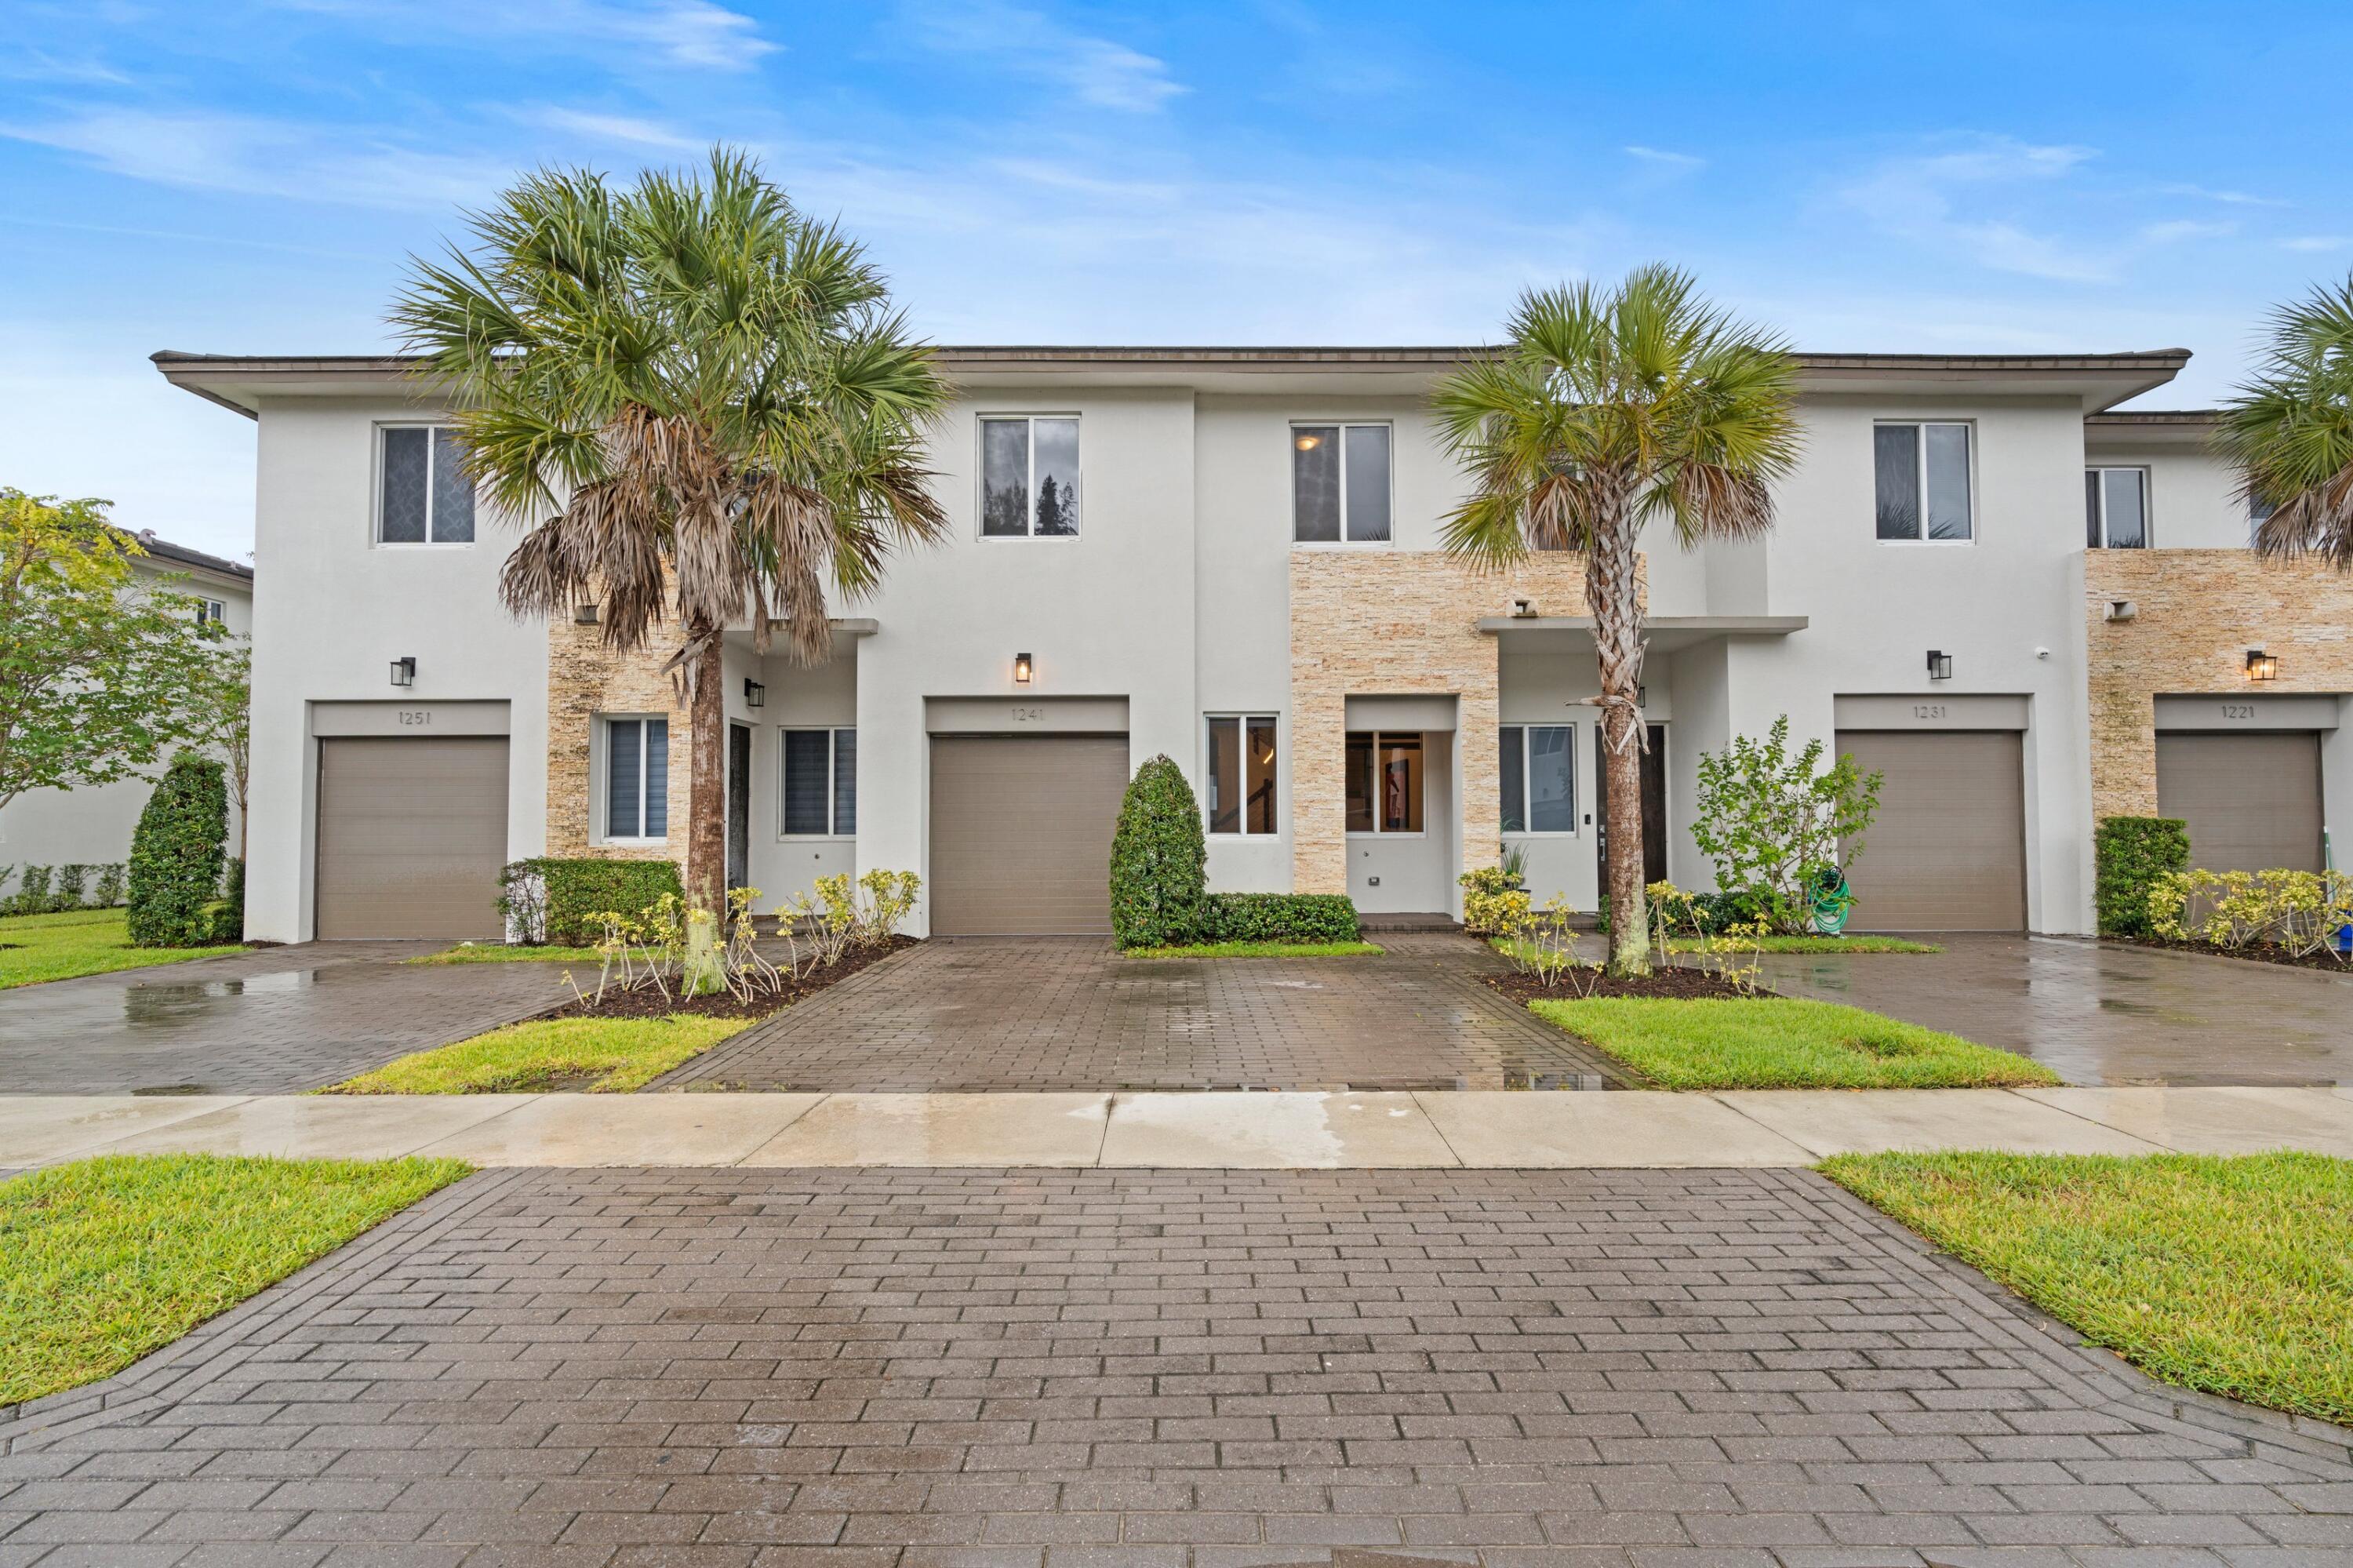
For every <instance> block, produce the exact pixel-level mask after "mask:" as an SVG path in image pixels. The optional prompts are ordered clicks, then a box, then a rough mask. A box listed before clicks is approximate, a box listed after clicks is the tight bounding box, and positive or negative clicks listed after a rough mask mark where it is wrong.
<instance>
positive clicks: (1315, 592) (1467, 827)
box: [1291, 549, 1587, 893]
mask: <svg viewBox="0 0 2353 1568" xmlns="http://www.w3.org/2000/svg"><path fill="white" fill-rule="evenodd" d="M1513 599H1531V600H1533V601H1534V602H1535V608H1536V610H1537V613H1539V614H1541V615H1583V614H1586V613H1587V609H1586V602H1585V558H1584V557H1583V556H1572V555H1555V554H1542V555H1536V556H1531V557H1530V558H1529V559H1528V560H1527V561H1526V562H1525V563H1524V564H1523V565H1521V566H1519V567H1514V568H1513V569H1512V570H1510V571H1506V572H1499V573H1494V574H1483V573H1480V572H1477V571H1473V570H1472V569H1471V568H1469V567H1464V566H1462V565H1461V564H1460V563H1458V562H1455V561H1453V560H1451V559H1450V558H1448V557H1447V556H1442V555H1438V554H1435V553H1432V552H1426V551H1390V550H1364V551H1352V550H1316V549H1298V550H1293V552H1292V555H1291V746H1292V753H1291V842H1292V885H1293V888H1294V889H1296V890H1297V891H1299V892H1301V893H1345V892H1347V891H1348V860H1347V853H1348V845H1347V831H1346V824H1347V789H1346V780H1345V776H1344V775H1345V768H1346V762H1347V727H1348V726H1347V706H1346V700H1347V699H1348V698H1349V697H1351V696H1388V695H1421V696H1433V695H1447V696H1452V697H1454V698H1455V699H1456V715H1455V725H1456V730H1455V747H1456V751H1455V755H1456V757H1457V758H1459V764H1460V773H1461V799H1460V800H1458V801H1457V803H1456V804H1457V809H1458V810H1459V811H1460V812H1461V820H1462V860H1463V863H1464V864H1466V865H1487V864H1491V863H1493V861H1494V860H1495V858H1496V857H1497V856H1498V855H1499V854H1501V853H1503V821H1502V815H1503V803H1502V796H1501V789H1500V786H1499V780H1498V769H1499V767H1500V761H1499V755H1498V749H1497V748H1498V744H1499V742H1498V734H1497V713H1498V709H1497V698H1498V695H1499V693H1500V688H1501V680H1500V676H1499V673H1498V672H1499V665H1498V661H1497V649H1496V641H1495V638H1494V637H1493V635H1492V634H1489V633H1484V632H1482V631H1481V630H1479V622H1480V621H1481V620H1484V619H1487V618H1489V617H1492V616H1500V615H1508V614H1509V613H1510V612H1511V604H1512V600H1513Z"/></svg>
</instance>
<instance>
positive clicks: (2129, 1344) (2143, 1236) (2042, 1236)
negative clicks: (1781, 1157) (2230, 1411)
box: [1822, 1153, 2353, 1425]
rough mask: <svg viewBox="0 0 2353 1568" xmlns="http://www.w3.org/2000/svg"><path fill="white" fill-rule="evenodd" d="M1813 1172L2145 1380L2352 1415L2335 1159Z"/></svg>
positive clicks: (1968, 1160) (1975, 1164)
mask: <svg viewBox="0 0 2353 1568" xmlns="http://www.w3.org/2000/svg"><path fill="white" fill-rule="evenodd" d="M1822 1171H1823V1173H1824V1174H1826V1175H1828V1176H1829V1177H1830V1178H1831V1180H1832V1181H1836V1182H1838V1183H1839V1184H1840V1185H1841V1186H1843V1187H1845V1188H1847V1189H1848V1190H1849V1191H1850V1192H1853V1193H1855V1194H1856V1195H1857V1196H1858V1197H1861V1198H1862V1199H1863V1200H1864V1201H1866V1202H1871V1203H1873V1204H1876V1205H1877V1206H1878V1207H1880V1208H1882V1209H1883V1210H1885V1211H1886V1212H1887V1213H1889V1214H1891V1215H1893V1216H1894V1217H1895V1218H1896V1219H1898V1220H1901V1221H1902V1222H1903V1223H1904V1224H1907V1225H1909V1226H1911V1227H1912V1228H1913V1229H1914V1230H1915V1231H1918V1232H1919V1233H1920V1234H1922V1235H1924V1236H1926V1237H1927V1238H1928V1240H1930V1241H1931V1242H1933V1243H1935V1244H1936V1245H1937V1246H1938V1247H1941V1248H1942V1249H1944V1250H1945V1251H1947V1252H1949V1253H1951V1254H1953V1255H1956V1256H1957V1257H1960V1258H1963V1259H1966V1260H1967V1261H1968V1262H1969V1263H1971V1264H1974V1265H1975V1266H1978V1268H1981V1269H1983V1270H1985V1272H1986V1273H1988V1274H1989V1275H1991V1276H1992V1277H1994V1278H1996V1279H1999V1280H2000V1281H2001V1282H2002V1283H2003V1284H2004V1285H2007V1286H2009V1287H2010V1288H2011V1289H2013V1290H2016V1291H2017V1292H2018V1293H2019V1294H2020V1295H2021V1296H2023V1297H2025V1298H2027V1299H2028V1300H2030V1301H2031V1302H2033V1303H2034V1304H2035V1305H2036V1306H2038V1307H2040V1308H2042V1309H2043V1310H2044V1311H2046V1312H2049V1313H2050V1314H2051V1315H2052V1317H2054V1318H2057V1319H2059V1320H2060V1321H2062V1322H2063V1323H2065V1324H2067V1325H2068V1326H2069V1327H2070V1328H2073V1329H2074V1330H2076V1331H2078V1332H2079V1333H2081V1334H2082V1335H2083V1336H2084V1339H2085V1340H2089V1341H2090V1342H2091V1343H2093V1344H2094V1345H2100V1346H2103V1347H2105V1348H2106V1349H2108V1350H2111V1351H2116V1353H2117V1354H2119V1355H2121V1356H2123V1357H2124V1358H2125V1360H2126V1361H2130V1362H2132V1363H2133V1364H2134V1365H2135V1366H2137V1367H2139V1368H2140V1369H2141V1370H2142V1371H2143V1372H2147V1373H2148V1374H2149V1375H2150V1376H2152V1377H2157V1378H2162V1379H2163V1380H2165V1381H2166V1382H2168V1383H2181V1384H2184V1385H2186V1386H2188V1387H2190V1388H2196V1389H2203V1390H2205V1391H2206V1392H2207V1393H2220V1394H2227V1395H2229V1396H2230V1397H2232V1398H2233V1399H2243V1400H2249V1401H2252V1402H2253V1403H2254V1404H2267V1405H2270V1406H2272V1407H2274V1409H2278V1410H2288V1411H2295V1412H2296V1413H2298V1414H2305V1415H2314V1416H2318V1417H2320V1418H2321V1419H2323V1420H2327V1421H2335V1422H2340V1423H2344V1424H2346V1425H2353V1331H2348V1308H2347V1305H2346V1304H2347V1303H2348V1301H2353V1160H2332V1159H2329V1158H2327V1156H2325V1155H2318V1154H2293V1153H2278V1154H2244V1155H2238V1156H2234V1157H2231V1158H2227V1159H2226V1158H2221V1157H2217V1156H2212V1155H2195V1154H2146V1155H2136V1156H2117V1155H2060V1154H1981V1153H1980V1154H1968V1153H1963V1154H1848V1155H1841V1156H1839V1157H1838V1158H1836V1159H1834V1160H1828V1161H1825V1162H1824V1164H1823V1165H1822Z"/></svg>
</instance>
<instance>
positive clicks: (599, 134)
mask: <svg viewBox="0 0 2353 1568" xmlns="http://www.w3.org/2000/svg"><path fill="white" fill-rule="evenodd" d="M519 118H520V119H522V121H523V122H525V123H527V124H532V125H538V126H543V127H544V128H545V129H547V130H550V131H562V132H565V133H567V134H569V135H574V136H578V137H581V138H583V139H584V140H586V141H590V142H596V143H607V144H610V143H629V144H630V145H632V146H638V147H659V148H662V149H664V150H665V151H669V152H674V153H677V152H693V151H696V150H698V149H700V148H702V147H703V146H705V145H707V143H703V142H701V141H698V140H696V139H695V138H694V137H692V136H689V135H686V134H684V133H682V132H678V131H674V130H672V129H671V128H670V127H669V126H667V125H663V124H661V123H659V122H656V121H652V120H640V119H638V118H637V117H636V116H634V115H628V114H598V113H596V112H594V111H588V110H580V109H565V108H561V107H558V106H556V105H554V104H549V105H545V106H543V107H542V108H538V109H532V110H526V111H523V112H522V114H521V115H520V116H519Z"/></svg>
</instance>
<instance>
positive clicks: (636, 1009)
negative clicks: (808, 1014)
mask: <svg viewBox="0 0 2353 1568" xmlns="http://www.w3.org/2000/svg"><path fill="white" fill-rule="evenodd" d="M914 945H915V938H913V937H893V938H891V940H890V941H889V942H887V943H885V944H883V945H882V946H881V947H874V948H859V949H857V950H856V951H854V952H850V953H847V954H844V955H843V956H842V958H841V959H840V960H839V962H837V963H832V964H828V965H827V966H826V967H825V968H824V969H810V970H807V971H806V972H805V973H803V974H802V975H801V977H800V978H799V979H798V980H787V981H786V982H785V985H784V988H783V989H782V990H780V991H764V992H761V993H760V994H758V995H755V996H754V997H753V998H752V999H751V1000H750V1001H744V1000H743V999H742V998H740V997H738V996H736V995H735V994H734V993H733V991H721V992H720V993H719V994H718V995H716V996H680V995H679V994H678V993H677V992H675V991H673V992H671V993H670V995H669V996H667V997H665V996H663V995H662V993H661V992H660V991H655V990H653V989H652V988H650V987H648V988H646V989H643V990H639V991H621V990H618V989H607V991H606V992H605V1000H604V1001H603V1002H602V1003H601V1004H600V1005H598V1006H596V1007H591V1006H589V1005H588V1004H587V1003H586V1002H585V1001H568V1002H565V1004H564V1005H563V1006H561V1007H558V1008H555V1009H554V1010H553V1011H551V1012H543V1013H542V1014H540V1016H541V1017H543V1018H676V1017H681V1016H686V1017H693V1018H765V1017H767V1016H768V1015H769V1014H770V1013H772V1012H778V1011H780V1010H782V1009H784V1008H786V1007H789V1006H791V1005H792V1004H793V1003H794V1002H796V1001H799V1000H800V999H801V998H803V997H805V996H807V995H809V994H810V993H811V992H813V991H823V990H824V989H825V988H826V987H828V986H829V985H836V984H839V982H840V981H842V980H848V979H849V977H850V976H852V975H854V974H856V973H857V972H858V971H859V970H860V969H864V968H866V967H867V966H868V965H869V964H874V963H880V962H881V960H882V959H887V958H889V957H890V956H891V955H892V954H893V953H895V952H897V951H899V950H900V949H901V948H912V947H913V946H914ZM574 978H575V980H578V981H579V982H580V984H581V988H582V989H583V990H593V989H594V987H593V986H591V985H590V983H589V982H590V981H591V980H592V979H593V978H594V977H593V976H591V975H584V974H579V973H578V972H577V971H576V970H575V975H574Z"/></svg>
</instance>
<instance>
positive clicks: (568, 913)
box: [499, 855, 685, 948]
mask: <svg viewBox="0 0 2353 1568" xmlns="http://www.w3.org/2000/svg"><path fill="white" fill-rule="evenodd" d="M499 887H500V893H499V909H500V911H501V913H502V914H504V915H505V916H506V921H507V933H508V935H509V936H510V938H512V939H513V940H515V941H518V942H525V943H530V944H533V945H534V946H535V945H538V944H541V943H546V944H550V945H552V946H555V947H563V948H571V947H586V946H587V945H588V944H590V943H592V942H594V941H596V938H598V937H600V936H601V935H603V927H601V926H599V925H598V924H597V923H596V921H595V920H593V919H591V918H590V916H595V915H602V914H607V913H610V914H616V915H635V914H637V913H638V911H639V910H641V909H643V908H645V907H646V906H648V905H649V904H653V903H656V902H658V901H659V899H660V898H661V895H663V894H665V893H670V894H676V895H680V896H681V897H682V896H684V895H685V885H684V884H683V883H681V881H680V879H679V872H678V863H677V862H676V861H669V860H594V859H585V858H581V859H572V858H562V857H557V856H554V855H542V856H539V857H536V858H534V859H532V860H518V861H511V862H509V863H508V864H507V867H506V869H505V870H503V871H501V873H500V874H499Z"/></svg>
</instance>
